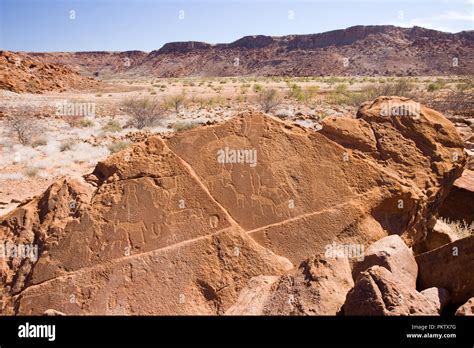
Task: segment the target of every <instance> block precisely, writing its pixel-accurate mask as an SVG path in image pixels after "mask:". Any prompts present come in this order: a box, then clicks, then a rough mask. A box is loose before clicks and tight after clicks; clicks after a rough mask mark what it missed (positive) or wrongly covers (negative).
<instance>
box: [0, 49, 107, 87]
mask: <svg viewBox="0 0 474 348" xmlns="http://www.w3.org/2000/svg"><path fill="white" fill-rule="evenodd" d="M0 75H1V76H2V79H1V80H0V89H7V90H10V91H13V92H19V93H22V92H29V93H42V92H44V91H65V90H67V89H87V88H92V87H97V86H99V82H98V81H96V80H94V79H92V78H90V77H84V76H81V75H80V74H79V73H78V72H77V71H74V70H72V69H71V68H69V67H65V66H63V65H58V64H52V63H45V62H43V61H42V60H39V59H37V58H34V57H32V56H30V55H27V54H25V53H13V52H7V51H0Z"/></svg>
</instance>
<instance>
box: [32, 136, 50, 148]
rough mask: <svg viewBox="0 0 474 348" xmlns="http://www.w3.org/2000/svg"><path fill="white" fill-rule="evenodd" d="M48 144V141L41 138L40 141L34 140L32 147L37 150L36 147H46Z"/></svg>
mask: <svg viewBox="0 0 474 348" xmlns="http://www.w3.org/2000/svg"><path fill="white" fill-rule="evenodd" d="M47 144H48V141H47V140H46V139H44V138H39V139H36V140H34V141H33V142H32V143H31V147H33V148H35V147H38V146H45V145H47Z"/></svg>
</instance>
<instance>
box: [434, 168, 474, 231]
mask: <svg viewBox="0 0 474 348" xmlns="http://www.w3.org/2000/svg"><path fill="white" fill-rule="evenodd" d="M439 214H440V216H442V217H445V218H448V219H450V220H460V221H462V220H464V221H466V222H467V223H469V224H470V223H474V170H469V169H466V170H464V172H463V174H462V176H461V177H460V178H459V179H457V180H456V181H455V182H454V185H453V187H452V189H451V191H450V192H449V194H448V196H447V197H446V200H445V201H444V203H443V204H442V205H441V207H440V210H439Z"/></svg>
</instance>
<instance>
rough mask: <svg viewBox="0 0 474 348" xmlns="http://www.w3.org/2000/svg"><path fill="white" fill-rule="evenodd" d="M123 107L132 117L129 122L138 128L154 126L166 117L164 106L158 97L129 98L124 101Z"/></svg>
mask: <svg viewBox="0 0 474 348" xmlns="http://www.w3.org/2000/svg"><path fill="white" fill-rule="evenodd" d="M122 108H123V110H124V111H125V112H126V113H127V114H128V115H129V116H130V117H131V119H130V121H129V124H130V125H131V126H133V127H135V128H137V129H142V128H145V127H153V126H155V125H157V124H158V123H160V122H161V121H162V120H163V118H164V117H165V114H164V110H163V107H162V105H161V103H160V102H159V101H158V100H157V99H156V98H150V97H138V98H129V99H126V100H125V101H124V102H123V103H122Z"/></svg>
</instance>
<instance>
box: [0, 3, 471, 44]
mask: <svg viewBox="0 0 474 348" xmlns="http://www.w3.org/2000/svg"><path fill="white" fill-rule="evenodd" d="M71 11H74V15H75V16H74V17H75V18H74V19H72V18H71V17H73V16H72V12H71ZM291 11H292V12H291ZM180 16H181V17H182V18H180ZM183 17H184V18H183ZM358 24H363V25H369V24H394V25H400V26H404V27H411V26H413V25H418V26H423V27H427V28H432V29H437V30H443V31H450V32H458V31H461V30H474V0H432V1H428V0H411V1H410V0H402V1H375V0H363V1H354V0H332V1H322V0H315V1H308V0H307V1H289V0H260V1H258V0H257V1H255V0H254V1H250V0H234V1H225V0H221V1H218V0H207V1H205V0H187V1H185V0H182V1H179V0H178V1H171V0H0V49H4V50H13V51H98V50H100V51H102V50H106V51H125V50H134V49H137V50H143V51H151V50H154V49H158V48H160V47H161V46H162V45H163V44H164V43H166V42H171V41H189V40H195V41H205V42H209V43H219V42H232V41H234V40H236V39H238V38H240V37H242V36H245V35H254V34H264V35H278V36H279V35H287V34H308V33H318V32H323V31H328V30H333V29H341V28H346V27H349V26H352V25H358Z"/></svg>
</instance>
